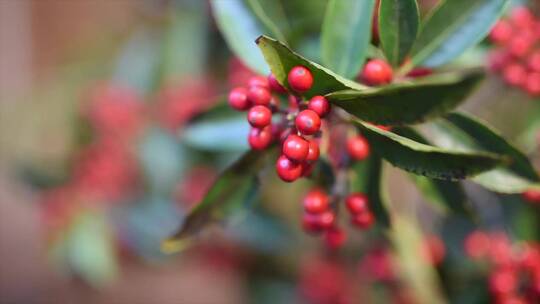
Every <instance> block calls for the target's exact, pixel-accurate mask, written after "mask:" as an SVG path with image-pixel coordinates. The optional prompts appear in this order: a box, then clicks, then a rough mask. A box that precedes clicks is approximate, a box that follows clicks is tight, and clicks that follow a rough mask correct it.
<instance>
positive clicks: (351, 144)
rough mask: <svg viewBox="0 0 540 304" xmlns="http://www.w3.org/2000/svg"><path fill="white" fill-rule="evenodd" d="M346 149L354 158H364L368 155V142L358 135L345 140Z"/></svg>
mask: <svg viewBox="0 0 540 304" xmlns="http://www.w3.org/2000/svg"><path fill="white" fill-rule="evenodd" d="M347 151H348V152H349V155H350V156H351V158H353V159H354V160H364V159H366V158H367V157H368V156H369V152H370V149H369V143H368V142H367V140H366V139H365V138H364V137H362V136H360V135H358V136H355V137H351V138H349V139H348V140H347Z"/></svg>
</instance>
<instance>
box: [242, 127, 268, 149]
mask: <svg viewBox="0 0 540 304" xmlns="http://www.w3.org/2000/svg"><path fill="white" fill-rule="evenodd" d="M272 138H273V136H272V128H271V127H270V126H267V127H264V128H262V129H259V128H251V130H250V131H249V136H248V142H249V145H250V146H251V148H252V149H254V150H263V149H265V148H267V147H268V146H269V145H270V143H271V142H272Z"/></svg>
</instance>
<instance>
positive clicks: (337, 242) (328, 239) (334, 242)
mask: <svg viewBox="0 0 540 304" xmlns="http://www.w3.org/2000/svg"><path fill="white" fill-rule="evenodd" d="M346 240H347V234H346V233H345V231H344V230H343V229H341V228H339V227H332V228H330V229H328V230H327V231H326V232H325V234H324V242H325V243H326V246H328V247H329V248H330V249H339V248H341V246H343V244H344V243H345V241H346Z"/></svg>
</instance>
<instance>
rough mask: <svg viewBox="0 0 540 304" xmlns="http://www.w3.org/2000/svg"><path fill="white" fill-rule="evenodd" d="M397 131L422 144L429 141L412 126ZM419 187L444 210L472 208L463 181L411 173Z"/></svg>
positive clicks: (467, 210)
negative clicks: (469, 206) (467, 202)
mask: <svg viewBox="0 0 540 304" xmlns="http://www.w3.org/2000/svg"><path fill="white" fill-rule="evenodd" d="M393 131H394V132H395V133H397V134H399V135H401V136H404V137H407V138H410V139H412V140H414V141H417V142H419V143H422V144H426V145H428V144H429V142H428V141H427V139H426V138H424V137H423V136H422V135H421V134H420V133H418V132H416V131H415V130H414V129H411V128H399V129H394V130H393ZM410 176H411V178H412V180H413V181H414V183H415V184H416V186H417V187H418V189H419V190H420V191H421V192H422V194H424V196H426V199H427V200H428V201H429V202H431V203H434V204H436V205H437V207H438V208H439V209H441V210H442V211H448V210H451V211H453V212H456V213H461V214H467V213H470V211H471V210H470V209H469V208H468V207H467V206H466V201H467V198H466V196H465V190H464V189H463V187H462V185H461V183H459V182H453V181H444V180H438V179H432V178H427V177H424V176H419V175H412V174H411V175H410Z"/></svg>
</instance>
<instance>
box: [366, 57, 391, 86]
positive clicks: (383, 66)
mask: <svg viewBox="0 0 540 304" xmlns="http://www.w3.org/2000/svg"><path fill="white" fill-rule="evenodd" d="M392 78H393V71H392V67H391V66H390V65H389V64H388V63H387V62H386V61H384V60H382V59H372V60H370V61H368V62H367V63H366V65H365V66H364V69H363V70H362V74H361V80H362V81H363V82H364V83H366V84H368V85H373V86H378V85H383V84H388V83H390V82H392Z"/></svg>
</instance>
